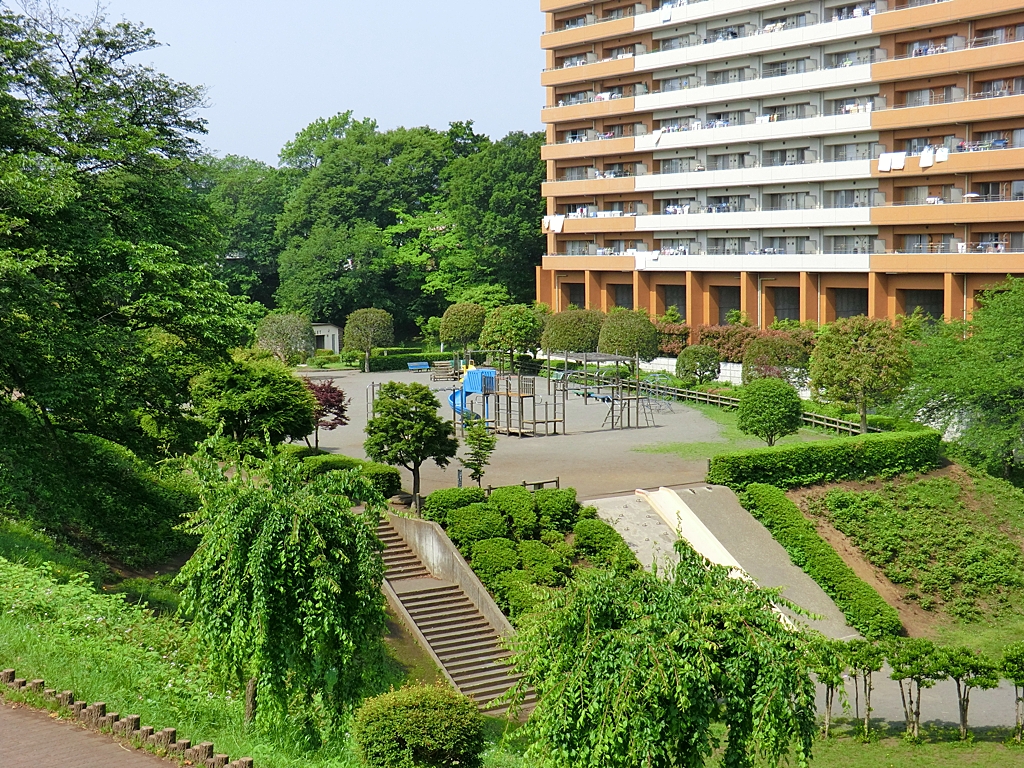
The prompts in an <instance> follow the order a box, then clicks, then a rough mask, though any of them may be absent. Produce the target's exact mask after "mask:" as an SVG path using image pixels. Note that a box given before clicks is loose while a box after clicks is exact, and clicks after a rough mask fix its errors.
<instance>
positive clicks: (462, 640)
mask: <svg viewBox="0 0 1024 768" xmlns="http://www.w3.org/2000/svg"><path fill="white" fill-rule="evenodd" d="M483 643H487V644H488V645H491V646H494V647H497V646H498V635H497V634H496V633H494V632H491V633H489V634H484V633H483V632H473V633H471V634H470V635H468V636H466V637H461V636H459V637H448V638H444V639H442V640H438V641H437V642H434V643H431V644H430V647H431V648H433V649H434V650H435V651H437V652H438V653H440V652H441V651H442V650H444V651H448V650H451V649H454V648H465V647H469V646H476V645H478V644H483Z"/></svg>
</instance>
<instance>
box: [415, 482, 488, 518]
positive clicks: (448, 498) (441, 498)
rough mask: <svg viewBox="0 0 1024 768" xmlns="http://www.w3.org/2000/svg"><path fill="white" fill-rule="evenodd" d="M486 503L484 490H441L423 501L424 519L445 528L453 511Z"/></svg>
mask: <svg viewBox="0 0 1024 768" xmlns="http://www.w3.org/2000/svg"><path fill="white" fill-rule="evenodd" d="M486 501H487V493H486V492H485V491H484V489H483V488H441V489H440V490H437V491H434V492H433V493H432V494H430V495H429V496H427V498H426V499H424V500H423V517H424V518H425V519H426V520H433V521H434V522H435V523H440V524H441V525H442V526H445V525H447V524H448V514H449V513H450V512H452V511H453V510H456V509H462V507H468V506H469V505H470V504H482V503H484V502H486Z"/></svg>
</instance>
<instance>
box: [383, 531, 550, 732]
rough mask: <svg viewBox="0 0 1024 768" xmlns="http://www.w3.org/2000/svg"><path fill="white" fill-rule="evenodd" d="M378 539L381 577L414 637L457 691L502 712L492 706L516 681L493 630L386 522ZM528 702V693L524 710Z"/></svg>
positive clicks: (485, 707) (466, 598)
mask: <svg viewBox="0 0 1024 768" xmlns="http://www.w3.org/2000/svg"><path fill="white" fill-rule="evenodd" d="M377 535H378V536H380V539H381V541H382V542H384V546H385V550H384V565H385V568H386V571H385V574H384V577H385V579H387V582H388V585H389V586H390V588H391V590H392V592H393V593H394V595H395V597H397V599H398V601H399V602H400V603H401V607H402V608H403V609H404V613H406V614H407V616H408V617H409V618H411V619H412V623H413V624H414V625H415V626H414V627H412V629H413V630H414V634H417V635H419V639H420V641H421V643H425V645H426V650H427V651H428V652H429V653H430V655H431V656H432V657H433V658H434V661H435V662H437V664H438V666H440V668H441V669H442V671H443V672H444V674H445V676H446V677H447V678H448V679H449V680H450V681H451V683H452V685H454V686H455V688H456V690H458V691H460V692H461V693H463V694H464V695H466V696H468V697H470V698H471V699H473V700H474V701H475V702H476V703H477V706H479V707H480V709H481V710H484V711H486V712H487V713H488V714H495V715H498V714H504V713H505V712H506V711H507V707H505V706H504V705H499V704H495V703H494V702H495V700H496V699H498V698H500V697H501V696H502V695H504V694H505V693H506V692H507V691H508V690H509V689H510V688H511V687H512V686H513V685H515V684H516V682H517V681H518V679H519V678H518V676H517V675H515V674H514V673H513V672H512V670H511V668H510V667H509V666H508V664H507V663H506V661H505V660H506V659H507V658H508V656H509V655H510V654H509V652H508V651H507V650H505V649H504V648H503V647H502V643H501V637H500V635H499V633H498V631H497V630H496V629H495V627H494V626H493V625H492V624H491V623H490V621H488V620H487V618H486V617H485V616H484V615H483V613H481V612H480V610H479V609H478V608H477V607H476V606H475V605H474V604H473V602H472V600H470V599H469V596H468V595H467V594H466V593H465V592H464V591H463V590H462V588H461V587H459V586H458V585H457V584H453V583H452V582H450V581H445V580H443V579H438V578H435V577H434V576H433V575H432V574H431V573H430V571H429V570H428V569H427V567H426V566H425V565H424V564H423V562H422V561H421V560H420V559H419V557H417V555H416V553H415V552H413V551H412V549H411V548H410V547H409V545H408V544H407V543H406V541H405V539H403V538H402V535H401V534H400V533H399V532H398V531H397V530H395V527H394V526H393V525H392V524H391V523H390V522H389V521H388V520H384V521H383V522H381V524H380V526H379V528H378V529H377ZM533 702H534V697H533V693H532V692H531V693H530V694H529V695H528V696H527V698H526V701H525V703H524V709H529V708H531V707H532V705H533Z"/></svg>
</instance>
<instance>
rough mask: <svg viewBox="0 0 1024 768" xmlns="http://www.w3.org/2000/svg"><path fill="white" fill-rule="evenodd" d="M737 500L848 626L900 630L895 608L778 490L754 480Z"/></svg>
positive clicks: (871, 632) (883, 632)
mask: <svg viewBox="0 0 1024 768" xmlns="http://www.w3.org/2000/svg"><path fill="white" fill-rule="evenodd" d="M740 503H741V504H742V505H743V507H744V508H745V509H746V510H747V511H749V512H750V513H751V514H752V515H753V516H754V517H756V518H757V519H758V520H760V521H761V522H762V523H763V524H764V526H765V527H766V528H767V529H768V530H769V531H771V534H772V536H774V537H775V540H776V541H778V542H779V543H780V544H781V545H782V546H783V547H784V548H785V550H786V551H787V552H788V553H789V556H790V558H792V560H793V562H794V563H795V564H796V565H798V566H799V567H800V568H802V569H803V570H804V571H805V572H806V573H807V575H809V576H810V577H811V578H812V579H814V580H815V581H816V582H817V583H818V584H819V585H820V586H821V588H822V589H823V590H824V591H825V593H826V594H827V595H828V596H829V597H831V598H832V599H833V600H835V603H836V606H838V608H839V610H841V611H842V612H843V615H844V616H846V620H847V621H848V622H849V623H850V626H851V627H853V628H854V629H856V630H857V631H858V632H860V633H861V634H863V635H864V636H865V637H867V638H870V639H879V638H884V637H895V636H896V635H898V634H900V632H901V631H902V630H903V625H902V623H901V622H900V617H899V614H898V613H897V612H896V609H895V608H893V607H892V606H890V605H889V604H887V603H886V602H885V600H883V599H882V597H881V596H880V595H879V594H878V592H876V591H875V590H874V589H873V588H872V587H871V586H870V585H869V584H867V583H865V582H864V581H862V580H861V579H860V577H858V576H857V574H855V573H854V572H853V570H852V569H851V568H850V567H849V566H848V565H847V564H846V563H844V562H843V560H842V558H841V557H839V555H838V554H836V551H835V550H834V549H833V548H832V546H831V545H830V544H829V543H828V542H826V541H825V540H824V539H822V538H821V537H820V536H819V535H818V532H817V531H816V530H815V528H814V524H813V523H811V522H810V521H809V520H807V519H806V518H805V517H804V516H803V514H802V513H801V512H800V509H799V507H797V506H796V504H794V503H793V502H792V501H790V500H789V499H788V498H787V497H786V494H785V492H784V491H782V490H781V489H780V488H776V487H775V486H773V485H764V484H761V483H754V484H752V485H749V486H748V487H747V490H746V491H745V492H743V493H742V494H740Z"/></svg>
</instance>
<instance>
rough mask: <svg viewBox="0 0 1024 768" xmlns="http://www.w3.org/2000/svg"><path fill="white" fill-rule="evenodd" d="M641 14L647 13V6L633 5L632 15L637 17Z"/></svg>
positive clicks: (641, 4)
mask: <svg viewBox="0 0 1024 768" xmlns="http://www.w3.org/2000/svg"><path fill="white" fill-rule="evenodd" d="M643 13H647V6H646V5H644V4H643V3H635V4H634V5H633V15H635V16H639V15H641V14H643Z"/></svg>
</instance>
